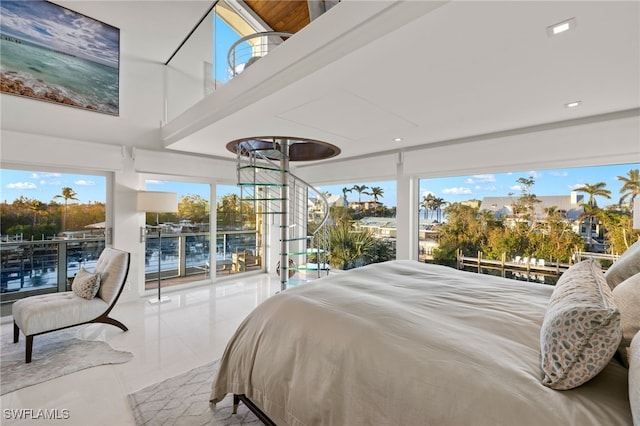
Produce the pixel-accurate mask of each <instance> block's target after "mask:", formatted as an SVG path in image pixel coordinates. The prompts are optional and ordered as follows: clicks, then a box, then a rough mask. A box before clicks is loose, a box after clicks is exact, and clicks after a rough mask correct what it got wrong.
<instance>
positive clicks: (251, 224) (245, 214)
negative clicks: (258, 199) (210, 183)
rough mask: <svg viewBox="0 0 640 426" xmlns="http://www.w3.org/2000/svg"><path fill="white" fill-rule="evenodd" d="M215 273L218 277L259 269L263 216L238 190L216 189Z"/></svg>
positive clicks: (261, 250) (225, 186) (261, 255)
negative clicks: (258, 213)
mask: <svg viewBox="0 0 640 426" xmlns="http://www.w3.org/2000/svg"><path fill="white" fill-rule="evenodd" d="M216 193H217V200H216V217H217V223H216V273H217V275H218V276H225V275H229V274H237V273H241V272H249V271H259V270H262V269H263V263H264V262H263V260H264V237H263V235H264V223H263V220H264V215H256V208H255V205H254V202H253V201H248V200H246V199H245V198H247V197H245V194H243V192H242V188H241V187H238V186H231V185H218V186H217V187H216Z"/></svg>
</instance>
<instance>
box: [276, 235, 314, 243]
mask: <svg viewBox="0 0 640 426" xmlns="http://www.w3.org/2000/svg"><path fill="white" fill-rule="evenodd" d="M309 238H313V236H312V235H308V236H306V237H299V238H289V239H286V240H280V242H283V241H304V240H308V239H309Z"/></svg>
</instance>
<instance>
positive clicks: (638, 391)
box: [629, 333, 640, 426]
mask: <svg viewBox="0 0 640 426" xmlns="http://www.w3.org/2000/svg"><path fill="white" fill-rule="evenodd" d="M629 403H630V404H631V415H632V416H633V424H634V425H635V426H640V333H638V334H636V337H634V338H633V340H632V341H631V347H630V348H629Z"/></svg>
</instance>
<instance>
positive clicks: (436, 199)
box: [431, 197, 447, 223]
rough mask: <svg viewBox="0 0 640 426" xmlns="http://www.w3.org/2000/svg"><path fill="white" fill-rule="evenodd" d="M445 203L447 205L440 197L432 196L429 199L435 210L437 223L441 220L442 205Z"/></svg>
mask: <svg viewBox="0 0 640 426" xmlns="http://www.w3.org/2000/svg"><path fill="white" fill-rule="evenodd" d="M445 205H447V202H446V201H445V200H444V199H442V198H440V197H434V198H433V199H432V200H431V207H432V208H433V210H435V212H436V220H437V221H438V223H440V222H442V221H441V220H440V216H441V214H442V206H445Z"/></svg>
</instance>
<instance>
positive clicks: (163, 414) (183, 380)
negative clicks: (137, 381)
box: [129, 361, 262, 426]
mask: <svg viewBox="0 0 640 426" xmlns="http://www.w3.org/2000/svg"><path fill="white" fill-rule="evenodd" d="M217 371H218V361H213V362H210V363H208V364H205V365H203V366H201V367H197V368H194V369H193V370H190V371H187V372H186V373H183V374H180V375H178V376H175V377H172V378H170V379H167V380H164V381H162V382H160V383H156V384H155V385H151V386H148V387H146V388H144V389H141V390H139V391H137V392H134V393H132V394H131V395H129V404H130V405H131V408H132V410H133V415H134V417H135V419H136V425H138V426H142V425H145V426H156V425H163V426H169V425H176V426H177V425H185V426H186V425H189V426H191V425H216V426H236V425H243V426H244V425H251V426H254V425H255V426H257V425H262V422H260V420H258V419H257V417H256V416H255V415H254V414H253V413H252V412H251V411H249V409H248V408H247V407H246V406H245V405H244V404H242V403H241V404H240V406H239V407H238V413H237V414H232V411H233V396H232V395H231V394H229V395H227V396H226V398H225V399H223V400H222V401H220V402H219V403H217V404H216V406H215V408H214V407H212V406H211V405H210V404H209V397H210V395H211V383H212V382H213V378H214V376H215V374H216V372H217Z"/></svg>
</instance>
